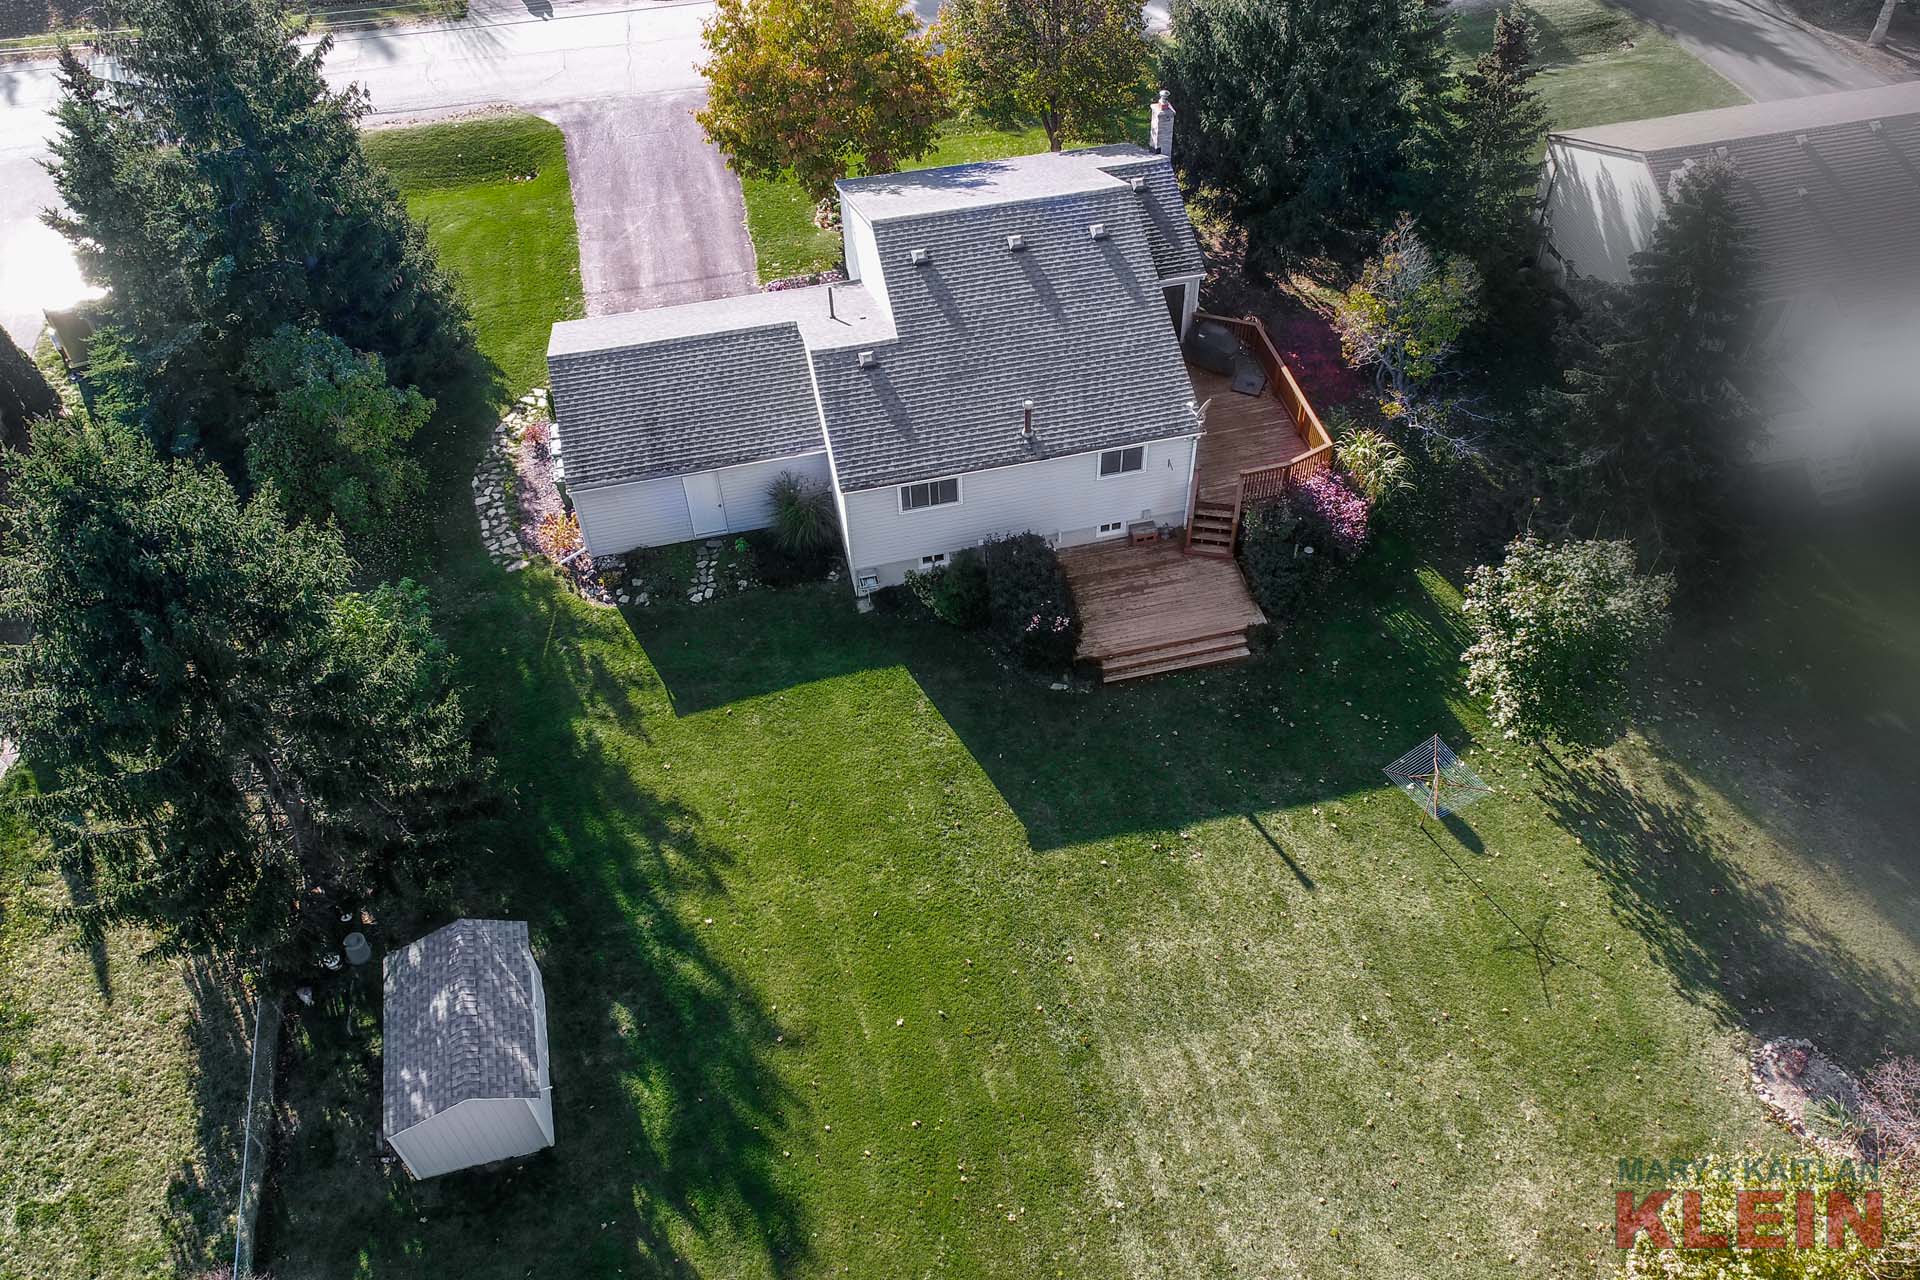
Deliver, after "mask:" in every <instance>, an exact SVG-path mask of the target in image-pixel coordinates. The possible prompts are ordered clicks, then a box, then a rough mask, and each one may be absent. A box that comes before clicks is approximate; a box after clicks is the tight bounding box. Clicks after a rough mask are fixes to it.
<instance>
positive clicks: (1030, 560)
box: [982, 533, 1080, 671]
mask: <svg viewBox="0 0 1920 1280" xmlns="http://www.w3.org/2000/svg"><path fill="white" fill-rule="evenodd" d="M982 557H983V559H984V561H985V564H986V570H987V572H986V579H987V626H988V629H989V634H991V635H992V636H993V638H994V639H995V640H996V641H998V642H999V643H1000V644H1001V646H1002V647H1004V648H1005V649H1006V650H1007V651H1008V652H1010V653H1012V654H1013V655H1014V656H1015V657H1017V658H1019V659H1020V661H1021V662H1022V663H1024V664H1025V665H1026V666H1028V667H1031V668H1033V669H1034V670H1036V671H1065V670H1066V669H1067V668H1069V667H1071V666H1072V665H1073V655H1074V651H1075V650H1076V649H1078V648H1079V646H1080V614H1079V612H1078V611H1077V610H1076V609H1075V608H1074V606H1073V593H1072V592H1071V591H1069V590H1068V588H1067V575H1066V574H1065V573H1064V572H1062V571H1061V568H1060V557H1059V556H1058V555H1056V554H1055V553H1054V550H1053V547H1052V546H1051V545H1050V544H1049V543H1048V542H1047V540H1046V539H1045V538H1043V537H1041V536H1040V535H1039V534H1037V533H1017V534H1014V535H1013V536H1012V537H1009V538H995V539H993V540H992V541H990V542H988V543H987V544H986V546H985V547H984V548H983V549H982Z"/></svg>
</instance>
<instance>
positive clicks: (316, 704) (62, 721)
mask: <svg viewBox="0 0 1920 1280" xmlns="http://www.w3.org/2000/svg"><path fill="white" fill-rule="evenodd" d="M33 443H34V448H33V451H32V452H31V453H30V454H29V455H27V456H26V458H25V460H24V462H23V464H22V467H21V469H20V471H19V473H18V475H17V477H16V480H15V497H16V502H17V503H18V509H17V518H16V521H15V527H14V535H13V538H12V539H11V542H10V545H9V547H8V549H7V554H6V557H5V560H4V562H0V583H3V584H4V596H0V605H3V606H4V609H5V612H6V613H8V614H9V615H10V616H19V617H26V618H29V619H31V621H32V624H33V633H32V636H31V638H30V639H29V640H28V642H27V643H26V644H24V645H22V646H19V647H17V648H14V649H11V650H9V651H8V652H7V654H6V657H5V659H4V663H3V664H0V697H3V698H4V712H5V715H6V718H7V722H8V723H9V724H10V725H11V726H13V727H14V729H15V731H16V732H17V733H18V734H19V736H20V740H21V744H22V748H23V750H24V751H25V753H26V754H27V756H28V758H30V759H31V760H32V761H33V762H34V765H35V768H36V770H37V771H38V772H39V773H40V776H41V780H42V782H43V784H44V785H45V791H44V793H43V794H42V795H41V796H40V797H38V798H37V799H36V800H34V801H33V802H32V805H33V816H34V817H35V818H36V819H37V821H38V823H39V825H40V826H41V827H42V829H43V830H45V831H47V832H48V834H49V835H50V837H51V839H52V844H53V850H54V855H55V857H56V858H57V859H58V860H59V861H60V863H61V864H62V866H63V868H64V869H65V870H66V871H67V872H68V873H69V875H71V876H73V877H76V878H77V880H78V881H79V882H80V883H84V884H86V885H87V886H88V888H89V889H90V892H89V893H88V894H86V895H83V897H82V898H81V900H80V901H79V902H78V903H77V904H76V905H75V907H74V908H73V913H74V916H75V918H76V920H77V922H78V924H79V926H80V928H81V930H82V931H83V934H86V935H91V936H98V934H99V932H100V931H101V930H102V929H103V928H105V927H106V926H107V925H108V924H111V923H114V922H123V921H124V922H135V923H139V924H143V925H147V926H150V927H152V928H153V929H155V930H156V931H157V933H158V935H159V946H160V947H161V949H163V950H167V951H171V952H198V951H209V950H213V951H222V952H229V953H233V954H236V955H238V956H239V957H241V958H243V959H245V960H247V961H249V962H263V961H264V962H267V963H270V964H280V965H304V964H310V963H311V962H312V960H313V959H314V958H315V956H316V954H317V953H318V952H319V951H321V950H323V949H327V948H330V947H332V946H333V945H335V943H336V940H337V936H338V932H339V925H338V922H337V921H338V913H339V912H341V911H342V910H344V909H347V908H349V907H352V906H356V905H358V904H359V903H360V902H361V901H363V900H365V899H366V898H367V897H368V896H370V895H372V894H374V893H376V892H377V891H378V890H379V889H380V888H381V887H382V886H383V885H386V884H389V883H391V882H392V881H394V880H395V879H396V878H397V877H401V876H408V875H415V874H420V873H423V872H425V871H427V870H429V869H430V868H431V867H432V866H433V865H434V862H435V854H436V853H437V852H438V850H439V848H440V845H441V843H442V841H443V839H444V837H445V834H446V832H447V829H448V823H449V821H450V819H451V818H452V817H454V816H455V815H456V814H457V812H458V811H459V809H460V807H461V806H462V805H464V804H465V803H466V802H467V801H468V800H469V798H470V797H471V796H472V794H473V793H474V778H475V776H476V774H475V761H474V758H473V755H472V752H471V748H470V741H469V731H468V727H467V722H466V720H465V717H464V715H463V713H462V711H461V707H460V704H459V701H458V699H457V698H456V696H455V695H454V693H453V692H452V691H451V676H452V671H451V664H450V661H449V659H448V656H447V654H446V653H445V651H444V650H443V649H442V648H441V646H440V644H439V643H438V641H436V640H435V638H434V636H433V633H432V631H431V629H430V627H429V625H428V617H427V609H426V599H425V594H424V592H423V591H422V590H421V589H420V588H418V587H415V586H412V585H411V584H407V583H401V584H400V585H398V586H387V587H381V588H379V589H377V590H375V591H372V592H369V593H365V594H356V593H353V592H350V591H347V590H346V589H345V587H344V584H345V583H346V581H347V578H348V574H349V570H350V567H351V566H350V563H349V561H348V559H347V556H346V554H345V553H344V551H343V550H342V547H341V543H340V540H339V536H338V534H337V533H335V532H333V531H332V530H330V529H326V528H322V527H317V526H314V525H311V524H304V525H295V526H292V527H289V526H288V525H287V523H286V521H285V519H284V517H283V516H282V514H281V512H280V510H279V508H278V506H277V505H276V504H275V503H274V501H273V499H272V497H271V495H268V494H263V495H261V496H260V497H258V498H256V499H254V500H253V501H252V502H250V503H246V504H242V503H241V502H240V500H239V499H238V497H237V496H236V495H235V493H234V491H233V488H232V486H231V485H229V484H228V482H227V481H226V480H225V478H224V477H222V476H221V475H220V473H219V472H218V471H217V470H214V469H212V468H208V467H205V466H203V465H200V464H196V463H188V462H179V463H173V464H167V463H163V462H162V461H161V460H160V459H159V458H158V457H157V456H156V455H155V453H154V452H153V449H152V447H151V446H150V445H149V444H147V442H146V441H145V440H143V439H141V438H140V437H139V436H138V435H137V434H135V433H134V432H132V431H130V430H128V429H127V428H125V427H122V426H119V425H116V424H112V423H104V424H101V423H87V422H81V423H78V424H62V426H61V428H60V429H58V430H48V429H43V430H40V431H37V432H36V433H35V438H34V442H33Z"/></svg>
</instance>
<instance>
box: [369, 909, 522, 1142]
mask: <svg viewBox="0 0 1920 1280" xmlns="http://www.w3.org/2000/svg"><path fill="white" fill-rule="evenodd" d="M381 969H382V977H383V978H384V980H385V989H386V999H385V1007H384V1010H383V1012H382V1016H381V1057H382V1060H383V1062H382V1073H383V1077H384V1088H383V1095H384V1106H383V1109H382V1131H383V1132H384V1133H386V1134H387V1135H389V1136H391V1135H393V1134H396V1133H400V1132H401V1131H403V1130H405V1129H408V1128H411V1127H412V1126H413V1125H416V1124H419V1123H420V1122H421V1121H422V1120H426V1119H428V1118H430V1117H432V1116H435V1115H438V1114H439V1113H440V1112H442V1111H445V1110H447V1109H448V1108H449V1107H452V1106H455V1105H456V1104H458V1103H461V1102H465V1101H467V1100H468V1099H470V1098H534V1097H538V1096H539V1094H540V1085H539V1071H540V1067H539V1040H538V1032H537V1030H536V1028H535V1026H534V1017H535V1014H534V1005H533V952H532V949H531V948H530V946H529V945H528V942H527V925H526V922H525V921H524V920H456V921H454V922H453V923H452V924H450V925H448V926H446V927H445V928H444V929H436V930H435V931H434V932H432V933H430V934H428V935H427V936H426V937H424V938H421V939H420V940H419V941H418V942H415V943H413V944H412V945H411V946H408V947H406V948H404V949H402V950H399V951H394V952H390V953H388V955H387V956H386V958H385V960H384V961H383V962H382V965H381Z"/></svg>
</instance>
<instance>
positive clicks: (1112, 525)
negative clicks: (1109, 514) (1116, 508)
mask: <svg viewBox="0 0 1920 1280" xmlns="http://www.w3.org/2000/svg"><path fill="white" fill-rule="evenodd" d="M1126 531H1127V522H1126V521H1124V520H1109V521H1108V522H1107V523H1105V524H1103V525H1101V526H1100V533H1099V535H1098V536H1099V537H1102V538H1117V537H1119V536H1120V535H1121V534H1123V533H1125V532H1126Z"/></svg>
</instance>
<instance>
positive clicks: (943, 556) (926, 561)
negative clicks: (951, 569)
mask: <svg viewBox="0 0 1920 1280" xmlns="http://www.w3.org/2000/svg"><path fill="white" fill-rule="evenodd" d="M946 562H947V553H946V552H944V551H936V552H934V553H933V554H932V555H930V556H921V557H920V567H921V568H922V569H931V568H933V566H935V565H937V564H945V563H946Z"/></svg>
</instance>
